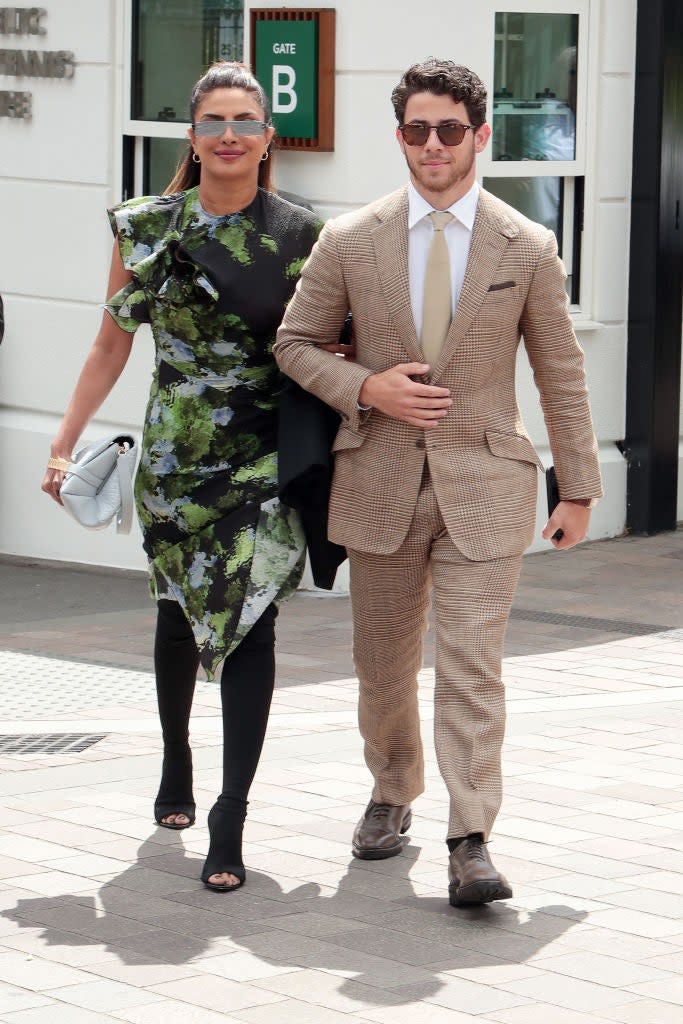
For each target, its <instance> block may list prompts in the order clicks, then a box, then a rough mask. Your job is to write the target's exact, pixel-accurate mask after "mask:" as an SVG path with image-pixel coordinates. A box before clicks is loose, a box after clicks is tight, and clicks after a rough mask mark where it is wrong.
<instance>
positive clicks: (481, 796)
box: [275, 59, 602, 906]
mask: <svg viewBox="0 0 683 1024" xmlns="http://www.w3.org/2000/svg"><path fill="white" fill-rule="evenodd" d="M392 102H393V104H394V110H395V113H396V117H397V120H398V128H397V130H396V137H397V140H398V144H399V146H400V148H401V150H402V152H403V154H404V156H405V159H406V162H407V164H408V169H409V172H410V183H409V184H408V186H407V187H404V188H402V189H400V190H399V191H398V192H395V193H393V194H392V195H389V196H386V197H384V198H383V199H379V200H378V201H376V202H374V203H372V204H370V205H369V206H367V207H365V208H364V209H362V210H359V211H357V212H354V213H351V214H347V215H344V216H342V217H340V218H338V219H336V220H333V221H331V222H329V223H328V224H327V225H326V226H325V228H324V229H323V232H322V234H321V236H320V240H319V242H318V244H317V246H316V247H315V248H314V250H313V252H312V254H311V256H310V258H309V261H308V263H307V264H306V267H305V269H304V271H303V274H302V277H301V281H300V284H299V286H298V288H297V291H296V294H295V296H294V298H293V299H292V301H291V303H290V305H289V307H288V309H287V312H286V315H285V318H284V321H283V324H282V327H281V329H280V332H279V334H278V340H277V344H276V346H275V355H276V358H277V360H278V363H279V365H280V367H281V368H282V370H283V371H284V372H285V373H286V374H288V375H289V376H291V377H293V378H294V379H295V380H297V381H298V382H299V383H300V384H301V385H303V387H304V388H306V389H308V390H309V391H312V392H313V393H314V394H316V395H317V396H318V397H319V398H321V399H323V400H324V401H325V402H327V403H329V404H330V405H332V406H333V407H334V408H335V409H337V410H338V411H339V413H340V414H341V416H342V425H341V427H340V429H339V431H338V433H337V436H336V439H335V442H334V446H333V451H334V452H335V453H336V455H335V459H336V464H335V473H334V480H333V484H332V494H331V503H330V516H329V536H330V539H331V540H333V541H335V542H337V543H339V544H343V545H345V546H346V548H347V550H348V554H349V560H350V564H351V596H352V603H353V622H354V658H355V663H356V669H357V673H358V677H359V680H360V695H359V722H360V730H361V733H362V735H363V738H364V740H365V757H366V762H367V764H368V767H369V769H370V771H371V773H372V775H373V777H374V780H375V784H374V789H373V792H372V799H371V801H370V803H369V804H368V807H367V809H366V812H365V814H364V815H363V817H362V818H361V820H360V822H359V823H358V826H357V828H356V831H355V833H354V837H353V853H354V854H355V855H356V856H357V857H361V858H367V859H379V858H383V857H391V856H394V855H395V854H398V853H400V852H401V849H402V844H403V840H402V839H401V836H402V834H403V833H405V832H406V830H407V829H408V828H409V826H410V822H411V807H410V805H411V802H412V801H413V800H414V799H415V797H417V796H418V794H419V793H421V792H422V790H423V788H424V784H423V758H422V746H421V741H420V731H419V721H418V707H417V672H418V670H419V669H420V666H421V663H422V642H423V637H424V633H425V630H426V620H427V613H428V610H429V603H430V602H429V595H430V591H431V595H432V597H433V600H434V604H435V623H434V628H435V633H436V689H435V694H434V704H435V723H434V733H435V746H436V753H437V759H438V763H439V768H440V771H441V774H442V776H443V779H444V781H445V783H446V786H447V789H448V793H449V797H450V814H449V823H448V833H447V843H448V849H449V899H450V902H451V904H452V905H454V906H459V905H461V904H466V903H487V902H490V901H492V900H498V899H508V898H509V897H510V896H511V895H512V890H511V888H510V886H509V884H508V882H507V881H506V879H505V878H504V877H503V876H502V875H501V874H500V873H499V872H498V871H496V869H495V867H494V865H493V864H492V862H491V859H490V857H489V854H488V851H487V848H486V843H487V840H488V837H489V834H490V831H491V827H492V825H493V822H494V820H495V817H496V814H497V813H498V810H499V807H500V801H501V788H502V787H501V765H500V751H501V745H502V741H503V733H504V724H505V704H504V690H503V685H502V682H501V659H502V647H503V636H504V632H505V626H506V623H507V619H508V615H509V612H510V606H511V603H512V598H513V594H514V591H515V588H516V585H517V580H518V575H519V569H520V561H521V556H522V552H523V551H524V549H525V548H526V547H527V546H528V545H529V543H530V542H531V540H532V538H533V530H534V518H535V508H536V494H537V476H538V469H542V465H541V462H540V460H539V458H538V455H537V454H536V452H535V450H534V448H533V446H532V444H531V442H530V441H529V439H528V437H527V435H526V433H525V430H524V426H523V423H522V420H521V417H520V414H519V410H518V408H517V404H516V399H515V357H516V351H517V347H518V344H519V341H520V335H522V334H523V336H524V344H525V346H526V349H527V352H528V355H529V359H530V362H531V365H532V367H533V370H534V376H535V380H536V384H537V387H538V390H539V392H540V397H541V402H542V406H543V411H544V415H545V421H546V424H547V428H548V434H549V437H550V443H551V447H552V453H553V457H554V461H555V468H556V471H557V477H558V480H559V487H560V493H561V496H562V499H563V500H562V501H561V502H560V503H559V505H558V506H557V508H556V509H555V511H554V513H553V515H552V516H551V518H550V519H549V521H548V523H547V525H546V527H545V529H544V530H543V536H544V538H546V539H551V540H552V543H553V544H554V546H555V547H556V548H560V549H566V548H570V547H572V546H573V545H574V544H577V543H578V542H579V541H580V540H582V539H583V537H585V535H586V532H587V528H588V519H589V515H590V513H589V508H590V507H591V505H592V504H593V501H594V500H595V499H597V498H598V497H600V495H601V493H602V492H601V487H600V472H599V467H598V458H597V446H596V442H595V437H594V434H593V428H592V424H591V417H590V410H589V405H588V398H587V393H586V385H585V378H584V371H583V356H582V352H581V349H580V348H579V346H578V344H577V341H576V338H575V336H574V332H573V330H572V325H571V321H570V318H569V316H568V313H567V296H566V291H565V276H566V275H565V272H564V269H563V267H562V264H561V263H560V261H559V259H558V257H557V245H556V242H555V238H554V236H553V235H552V233H551V232H550V231H548V230H547V229H546V228H544V227H541V226H540V225H538V224H533V223H532V222H531V221H528V220H527V219H526V218H524V217H522V216H521V215H520V214H518V213H517V212H516V211H515V210H513V209H512V208H511V207H508V206H506V205H505V204H504V203H502V202H500V201H499V200H498V199H496V198H495V197H494V196H492V195H490V194H489V193H487V192H485V191H484V190H483V189H480V188H479V186H478V185H477V183H476V180H475V161H476V155H477V153H480V152H481V151H482V150H483V149H484V148H485V146H486V144H487V142H488V139H489V135H490V129H489V127H488V125H487V124H486V123H485V118H486V90H485V87H484V85H483V83H482V82H481V80H480V79H479V78H478V77H477V76H476V75H475V74H473V73H472V72H471V71H469V70H468V69H466V68H463V67H460V66H458V65H455V64H453V63H451V62H450V61H439V60H435V59H430V60H428V61H425V62H424V63H422V64H416V65H414V66H413V67H411V68H410V69H409V70H408V71H407V72H406V73H405V75H404V76H403V78H402V80H401V82H400V83H399V85H398V86H397V87H396V89H395V90H394V92H393V94H392ZM348 309H351V311H352V313H353V321H354V330H355V341H356V359H357V361H355V362H352V361H348V360H341V359H339V358H338V357H336V356H334V355H332V354H330V353H329V352H325V351H321V349H320V347H319V346H320V345H321V344H323V343H325V342H329V341H330V339H334V338H336V337H337V336H338V334H339V329H340V327H341V325H342V323H343V321H344V317H345V316H346V312H347V310H348ZM559 530H562V531H563V535H558V536H555V535H556V534H557V531H559Z"/></svg>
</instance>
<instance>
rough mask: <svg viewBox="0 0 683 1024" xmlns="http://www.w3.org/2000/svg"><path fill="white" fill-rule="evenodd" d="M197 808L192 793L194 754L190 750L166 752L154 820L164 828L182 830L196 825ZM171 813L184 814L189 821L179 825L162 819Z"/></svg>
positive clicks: (155, 804) (155, 803)
mask: <svg viewBox="0 0 683 1024" xmlns="http://www.w3.org/2000/svg"><path fill="white" fill-rule="evenodd" d="M196 810H197V808H196V805H195V802H194V796H193V794H192V754H191V753H190V751H189V750H187V751H184V752H183V753H181V754H172V755H171V754H164V763H163V768H162V771H161V784H160V786H159V792H158V794H157V798H156V800H155V801H154V820H155V821H156V823H157V825H161V827H162V828H170V829H173V830H174V831H176V832H180V831H182V829H184V828H191V827H192V825H194V822H195V814H196ZM171 814H184V815H185V817H186V818H187V819H188V821H187V822H184V823H181V824H179V825H177V824H176V823H175V822H171V821H163V820H162V819H163V818H168V817H169V815H171Z"/></svg>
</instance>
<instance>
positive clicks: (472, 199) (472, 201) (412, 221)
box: [408, 181, 479, 231]
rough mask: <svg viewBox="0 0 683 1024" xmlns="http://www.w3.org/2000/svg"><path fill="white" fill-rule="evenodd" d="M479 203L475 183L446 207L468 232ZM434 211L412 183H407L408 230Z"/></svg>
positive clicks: (471, 226)
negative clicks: (455, 201) (460, 197)
mask: <svg viewBox="0 0 683 1024" xmlns="http://www.w3.org/2000/svg"><path fill="white" fill-rule="evenodd" d="M478 202H479V184H478V183H477V182H476V181H475V182H474V184H473V185H472V188H471V189H470V190H469V191H468V192H466V193H465V195H464V196H463V197H462V199H458V201H457V203H453V205H452V206H449V207H448V211H449V213H452V214H453V216H454V217H455V218H456V219H457V220H458V221H460V223H461V224H463V225H464V226H465V227H466V228H467V230H468V231H471V230H472V228H473V227H474V218H475V217H476V214H477V204H478ZM433 209H434V207H433V206H430V205H429V203H428V202H427V200H426V199H425V198H424V197H423V196H421V195H420V193H419V192H418V191H417V189H416V188H415V186H414V185H413V183H412V181H409V182H408V230H410V228H413V227H415V225H416V224H417V223H418V221H421V220H422V218H423V217H426V216H428V214H430V213H431V212H432V210H433Z"/></svg>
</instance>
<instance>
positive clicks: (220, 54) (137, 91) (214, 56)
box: [131, 0, 244, 121]
mask: <svg viewBox="0 0 683 1024" xmlns="http://www.w3.org/2000/svg"><path fill="white" fill-rule="evenodd" d="M243 56H244V2H243V0H134V4H133V83H132V102H131V106H132V109H131V117H133V118H134V119H136V120H142V121H188V120H189V117H190V114H189V109H188V106H187V104H188V99H189V95H190V91H191V89H192V86H193V85H194V83H195V82H196V80H197V79H198V78H199V76H200V75H201V74H203V72H204V71H205V70H206V69H207V67H208V66H209V64H213V62H214V61H217V60H243Z"/></svg>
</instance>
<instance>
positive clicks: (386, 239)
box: [372, 188, 424, 363]
mask: <svg viewBox="0 0 683 1024" xmlns="http://www.w3.org/2000/svg"><path fill="white" fill-rule="evenodd" d="M375 212H376V214H377V216H378V218H379V220H380V223H379V224H378V225H377V227H376V228H375V229H374V230H373V233H372V237H373V243H374V246H375V258H376V260H377V273H378V275H379V279H380V283H381V285H382V292H383V293H384V299H385V302H386V306H387V310H388V313H389V316H390V317H391V319H392V320H393V322H394V326H395V327H396V330H397V331H398V336H399V338H400V339H401V342H402V343H403V345H404V346H405V349H406V351H407V353H408V355H409V356H410V359H411V360H412V361H414V362H418V363H422V362H424V356H423V354H422V349H421V348H420V343H419V341H418V337H417V332H416V330H415V321H414V319H413V308H412V306H411V304H410V283H409V281H408V189H407V188H402V189H400V190H399V191H398V192H394V193H393V194H392V195H390V196H388V197H387V199H386V201H385V202H384V203H383V204H382V205H381V206H380V207H378V208H377V209H376V211H375Z"/></svg>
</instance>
